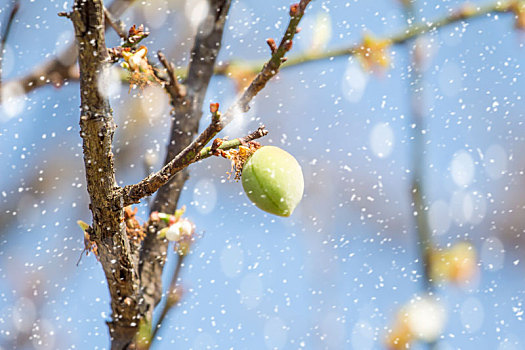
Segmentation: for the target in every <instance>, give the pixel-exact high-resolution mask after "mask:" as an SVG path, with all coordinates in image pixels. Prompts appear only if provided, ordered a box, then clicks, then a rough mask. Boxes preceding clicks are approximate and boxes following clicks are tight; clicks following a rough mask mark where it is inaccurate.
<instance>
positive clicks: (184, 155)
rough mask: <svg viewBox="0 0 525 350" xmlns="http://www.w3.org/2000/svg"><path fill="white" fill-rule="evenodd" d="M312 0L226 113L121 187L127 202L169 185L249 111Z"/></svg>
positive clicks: (294, 15) (281, 59) (293, 14)
mask: <svg viewBox="0 0 525 350" xmlns="http://www.w3.org/2000/svg"><path fill="white" fill-rule="evenodd" d="M310 1H311V0H301V2H300V3H299V4H298V5H292V8H293V7H294V6H297V8H296V10H295V12H292V11H290V12H291V16H290V22H289V23H288V27H287V28H286V31H285V33H284V35H283V38H282V40H281V44H280V45H279V47H278V48H277V50H276V51H275V52H274V53H273V54H272V56H271V58H270V60H269V61H268V62H267V63H266V64H265V65H264V66H263V68H262V70H261V71H260V72H259V74H257V76H256V77H255V78H254V79H253V81H252V82H251V84H250V86H249V87H248V88H247V89H246V90H245V91H244V93H243V94H242V95H241V96H240V97H239V98H238V99H237V100H236V101H235V102H234V103H233V104H232V105H231V106H230V108H228V110H227V111H226V113H225V114H224V116H220V114H219V113H217V112H215V113H214V115H213V116H212V121H211V123H210V125H208V127H207V128H206V129H205V130H204V131H203V132H202V133H201V134H200V135H199V136H198V137H197V138H196V139H195V140H194V141H193V142H192V143H191V144H190V145H188V146H187V147H186V148H185V149H184V150H182V152H180V153H179V154H178V155H177V156H175V157H174V158H173V159H172V160H171V161H170V162H168V163H167V164H166V165H165V166H164V167H163V168H162V169H161V170H159V171H158V172H156V173H153V174H151V175H149V176H148V177H146V178H145V179H143V180H142V181H140V182H139V183H137V184H134V185H128V186H125V187H124V188H121V191H122V192H121V194H122V198H123V200H124V205H125V206H127V205H131V204H134V203H138V202H140V200H141V199H142V198H144V197H147V196H150V195H152V194H153V193H155V192H156V191H157V190H158V189H159V188H160V187H161V186H163V185H164V184H166V183H167V182H168V181H169V180H170V178H172V177H173V176H174V175H175V174H176V173H177V172H179V171H181V170H182V169H184V168H186V167H187V166H188V165H190V164H191V163H193V162H195V161H196V160H198V159H199V152H200V151H201V150H202V149H203V148H204V147H205V146H206V144H207V143H208V142H210V141H211V140H212V139H213V138H214V137H215V135H217V134H218V133H219V132H220V131H221V130H222V129H223V128H224V127H225V126H226V125H228V124H229V123H230V122H231V121H232V119H233V117H234V115H235V114H236V112H237V111H244V112H246V111H248V109H249V103H250V102H251V100H252V99H253V98H254V97H255V96H256V95H257V93H258V92H259V91H261V90H262V89H263V88H264V86H265V85H266V83H267V82H268V81H269V80H270V79H271V78H272V77H273V76H275V75H276V74H277V72H278V71H279V67H280V66H281V64H282V63H283V62H284V55H285V54H286V52H288V51H289V50H290V49H291V43H292V39H293V37H294V35H295V34H296V32H297V26H298V24H299V21H300V20H301V18H302V17H303V15H304V10H305V9H306V6H308V4H309V3H310Z"/></svg>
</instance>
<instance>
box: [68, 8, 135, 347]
mask: <svg viewBox="0 0 525 350" xmlns="http://www.w3.org/2000/svg"><path fill="white" fill-rule="evenodd" d="M71 20H72V21H73V24H74V27H75V35H76V40H77V44H78V50H79V57H78V62H79V68H80V94H81V107H80V110H81V111H80V130H81V131H80V135H81V137H82V140H83V151H84V165H85V168H86V180H87V191H88V193H89V197H90V205H89V207H90V209H91V212H92V214H93V227H92V229H93V230H92V234H91V235H92V237H91V239H92V240H94V241H95V242H96V244H97V247H98V251H99V257H100V263H101V264H102V267H103V269H104V273H105V275H106V279H107V282H108V288H109V292H110V296H111V311H112V314H111V317H112V321H111V322H108V325H109V330H110V335H111V338H112V346H111V348H112V349H124V348H126V347H127V345H128V344H129V343H130V342H131V340H132V339H133V337H134V335H135V333H136V329H137V320H136V312H135V308H136V305H137V304H138V291H139V282H138V274H137V269H136V265H137V264H136V262H134V261H133V257H132V254H131V248H130V244H129V242H128V238H127V236H126V231H125V227H124V223H123V218H124V212H123V205H122V199H121V198H118V197H115V195H114V194H115V193H116V191H115V189H116V188H117V183H116V180H115V168H114V164H113V153H112V150H111V145H112V141H113V134H114V131H115V123H114V121H113V116H112V113H111V108H110V106H109V101H108V99H107V98H106V97H105V96H104V95H102V94H101V93H100V91H99V89H98V81H99V77H100V73H101V72H102V71H103V70H104V69H105V67H106V66H107V64H108V58H109V57H108V54H107V48H106V45H105V38H104V16H103V3H102V1H101V0H92V1H82V0H77V1H76V2H75V6H74V8H73V12H72V13H71Z"/></svg>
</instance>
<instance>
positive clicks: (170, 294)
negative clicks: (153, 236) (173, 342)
mask: <svg viewBox="0 0 525 350" xmlns="http://www.w3.org/2000/svg"><path fill="white" fill-rule="evenodd" d="M185 257H186V255H183V254H179V255H178V258H177V265H176V266H175V271H174V272H173V275H172V276H171V282H170V286H169V288H168V291H167V293H166V302H165V304H164V306H163V307H162V310H161V312H160V316H159V319H158V320H157V323H156V324H155V326H153V331H152V333H151V340H150V344H149V347H151V345H152V344H153V343H154V342H155V338H156V337H157V333H158V332H159V330H160V327H161V326H162V323H163V322H164V319H165V318H166V316H167V315H168V312H169V311H170V310H171V309H172V308H173V307H174V306H175V305H177V303H178V302H179V300H180V297H181V291H179V290H177V281H178V280H179V275H180V272H181V270H182V265H183V263H184V258H185Z"/></svg>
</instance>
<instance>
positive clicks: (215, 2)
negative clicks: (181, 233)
mask: <svg viewBox="0 0 525 350" xmlns="http://www.w3.org/2000/svg"><path fill="white" fill-rule="evenodd" d="M230 4H231V0H211V1H210V4H209V10H208V14H207V16H206V18H205V19H204V21H203V22H202V23H201V24H200V25H199V27H198V29H197V35H196V39H195V43H194V46H193V48H192V53H191V58H192V59H191V61H190V67H189V72H190V73H188V76H191V77H192V79H193V80H191V79H188V80H187V81H186V84H185V85H184V89H185V90H184V91H185V93H184V96H180V95H181V94H179V92H178V91H177V89H169V88H167V89H166V90H167V91H168V93H169V94H170V95H171V103H172V105H173V113H172V119H173V120H172V127H171V132H170V142H169V145H168V152H167V154H166V159H165V162H164V164H167V163H169V162H170V161H171V160H172V159H173V158H175V156H176V155H177V154H179V153H180V152H181V151H182V150H183V149H184V148H186V146H187V145H189V144H190V143H191V142H192V140H193V138H194V137H195V135H196V134H197V132H198V129H199V120H200V118H201V116H202V104H203V101H204V96H205V94H206V90H207V87H208V84H209V82H210V79H211V76H212V74H213V67H214V65H215V60H216V58H217V55H218V54H219V50H220V48H221V41H222V33H223V30H224V24H225V22H226V16H227V14H228V11H229V8H230ZM202 62H206V64H205V65H203V64H202ZM187 178H188V173H187V170H186V169H184V170H182V171H180V172H178V173H177V174H176V175H175V176H173V178H172V179H171V180H170V181H169V182H168V183H167V184H166V185H164V186H163V187H161V188H160V189H159V191H158V192H157V194H156V197H155V199H154V201H153V203H152V206H151V211H159V212H165V213H167V212H174V211H175V209H176V207H177V202H178V200H179V196H180V193H181V190H182V188H183V186H184V183H185V181H186V179H187ZM160 228H162V227H154V228H153V233H151V234H149V235H148V236H147V237H146V239H145V240H144V243H143V246H142V250H141V255H140V267H139V273H140V280H141V291H142V297H143V300H144V306H145V307H144V309H143V310H141V313H142V317H144V318H145V319H146V320H147V321H149V322H151V319H152V315H153V310H154V308H155V306H156V305H157V304H158V303H159V302H160V300H161V297H162V271H163V268H164V263H165V260H166V254H167V247H168V244H167V242H166V241H165V240H162V239H159V238H158V237H157V235H156V230H158V229H160Z"/></svg>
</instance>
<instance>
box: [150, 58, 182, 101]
mask: <svg viewBox="0 0 525 350" xmlns="http://www.w3.org/2000/svg"><path fill="white" fill-rule="evenodd" d="M157 56H158V58H159V61H160V63H162V65H163V66H164V68H166V72H167V73H168V78H169V81H168V84H167V90H168V92H169V94H170V95H171V97H172V99H174V100H178V99H179V98H181V97H185V96H186V89H185V87H184V85H182V84H180V83H179V80H178V79H177V75H176V74H175V66H174V65H173V63H171V62H168V60H167V58H166V56H164V54H163V53H162V51H160V50H159V51H158V52H157ZM156 73H157V71H155V74H156ZM158 78H160V77H158Z"/></svg>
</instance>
